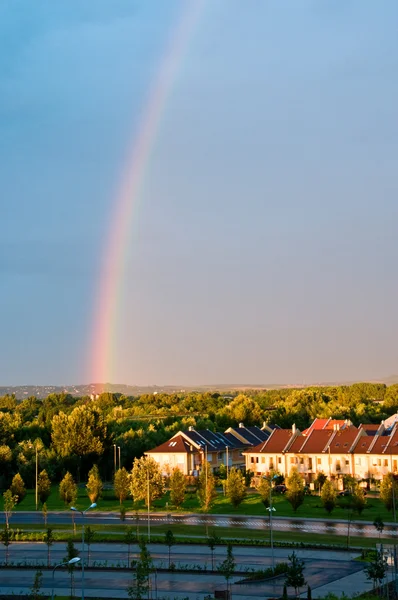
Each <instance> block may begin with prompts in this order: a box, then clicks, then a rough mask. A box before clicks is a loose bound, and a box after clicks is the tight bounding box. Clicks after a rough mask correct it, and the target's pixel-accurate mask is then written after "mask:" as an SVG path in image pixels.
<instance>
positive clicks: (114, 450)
mask: <svg viewBox="0 0 398 600" xmlns="http://www.w3.org/2000/svg"><path fill="white" fill-rule="evenodd" d="M115 473H116V444H113V475H115Z"/></svg>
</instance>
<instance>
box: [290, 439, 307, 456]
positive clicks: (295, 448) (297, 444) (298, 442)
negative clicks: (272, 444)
mask: <svg viewBox="0 0 398 600" xmlns="http://www.w3.org/2000/svg"><path fill="white" fill-rule="evenodd" d="M307 439H308V438H306V437H305V435H302V434H301V435H298V436H297V437H296V439H295V440H293V442H292V443H291V445H290V446H289V449H288V450H287V452H292V453H299V452H300V450H301V448H302V446H303V444H304V443H305V442H306V440H307Z"/></svg>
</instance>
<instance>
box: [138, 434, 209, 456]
mask: <svg viewBox="0 0 398 600" xmlns="http://www.w3.org/2000/svg"><path fill="white" fill-rule="evenodd" d="M151 452H155V453H156V452H184V453H187V452H197V449H196V448H195V447H194V446H191V444H189V443H188V442H187V440H186V439H185V438H184V437H183V436H182V435H176V436H174V437H173V438H171V439H170V440H167V442H164V443H163V444H160V446H157V448H152V450H148V451H147V452H146V453H145V454H150V453H151Z"/></svg>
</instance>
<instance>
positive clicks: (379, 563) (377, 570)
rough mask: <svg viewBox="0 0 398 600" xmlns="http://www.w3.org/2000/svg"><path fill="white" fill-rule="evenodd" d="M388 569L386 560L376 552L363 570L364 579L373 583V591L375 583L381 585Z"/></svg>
mask: <svg viewBox="0 0 398 600" xmlns="http://www.w3.org/2000/svg"><path fill="white" fill-rule="evenodd" d="M387 569H388V564H387V559H386V558H384V556H383V553H382V552H379V551H378V550H376V554H375V557H374V559H373V560H372V561H371V562H370V563H368V564H367V565H366V567H365V568H364V571H365V574H366V579H368V580H369V581H373V589H375V588H376V585H377V582H379V585H380V584H381V583H382V581H383V579H384V577H385V576H386V573H387Z"/></svg>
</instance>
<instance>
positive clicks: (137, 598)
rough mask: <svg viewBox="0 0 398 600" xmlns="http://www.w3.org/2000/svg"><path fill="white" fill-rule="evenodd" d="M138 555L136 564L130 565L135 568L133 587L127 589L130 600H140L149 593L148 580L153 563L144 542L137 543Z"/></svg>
mask: <svg viewBox="0 0 398 600" xmlns="http://www.w3.org/2000/svg"><path fill="white" fill-rule="evenodd" d="M139 546H140V555H139V559H138V560H137V562H136V563H135V564H134V561H133V563H132V567H135V579H134V581H133V585H131V586H129V587H128V588H127V594H128V596H129V598H131V599H132V600H142V598H143V597H144V596H145V594H147V593H148V592H149V587H150V585H149V578H150V575H151V571H152V569H153V562H152V558H151V555H150V553H149V550H148V548H147V547H146V544H145V541H144V540H141V541H140V542H139Z"/></svg>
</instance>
